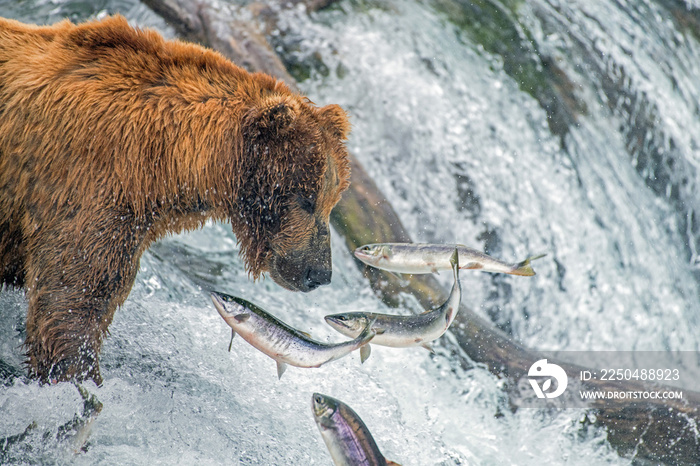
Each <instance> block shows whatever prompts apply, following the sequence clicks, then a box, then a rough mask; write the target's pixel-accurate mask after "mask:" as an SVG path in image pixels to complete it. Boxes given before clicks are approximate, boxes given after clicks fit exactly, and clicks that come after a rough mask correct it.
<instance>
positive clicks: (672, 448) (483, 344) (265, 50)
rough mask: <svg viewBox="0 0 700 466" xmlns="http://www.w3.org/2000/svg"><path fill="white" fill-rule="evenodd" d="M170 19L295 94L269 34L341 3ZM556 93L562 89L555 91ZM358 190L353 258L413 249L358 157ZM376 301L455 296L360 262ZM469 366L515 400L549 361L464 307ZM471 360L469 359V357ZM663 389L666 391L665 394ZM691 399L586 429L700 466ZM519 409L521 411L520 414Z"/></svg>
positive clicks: (645, 407) (163, 9) (460, 337)
mask: <svg viewBox="0 0 700 466" xmlns="http://www.w3.org/2000/svg"><path fill="white" fill-rule="evenodd" d="M143 1H144V3H145V4H147V5H148V6H150V7H151V8H152V9H153V10H154V11H155V12H157V13H159V14H160V15H162V16H163V18H164V19H165V20H166V21H167V22H168V23H170V24H171V25H172V26H173V27H174V28H175V29H176V30H177V31H178V33H179V34H181V35H182V36H183V37H184V38H186V39H188V40H193V41H196V42H199V43H201V44H203V45H205V46H209V47H212V48H214V49H217V50H219V51H220V52H221V53H222V54H224V55H225V56H227V57H228V58H230V59H231V60H233V61H234V62H236V63H237V64H239V65H241V66H243V67H244V68H246V69H248V70H249V71H263V72H266V73H268V74H271V75H273V76H275V77H277V78H279V79H282V80H284V81H285V82H286V83H287V84H288V85H289V86H290V87H291V88H293V89H296V88H297V85H296V82H295V81H294V79H293V78H292V77H291V75H290V74H289V73H288V72H287V71H286V69H285V67H284V64H283V61H282V60H281V59H280V58H279V57H278V56H277V55H276V54H275V52H274V50H273V48H272V47H271V46H270V44H269V43H268V41H267V39H266V37H265V34H266V33H269V32H270V31H273V30H274V29H275V27H276V24H277V20H278V14H279V11H281V9H283V8H287V7H296V6H298V5H299V4H303V5H304V6H305V7H306V9H307V11H309V12H310V11H315V10H317V9H319V8H321V7H325V6H328V5H329V4H331V3H333V0H287V1H280V5H279V7H278V8H272V7H270V6H269V5H267V4H261V3H257V2H253V3H248V4H247V5H246V6H241V7H235V6H226V7H222V6H221V5H219V3H218V2H213V1H211V0H195V1H192V0H143ZM554 91H556V89H554ZM351 164H352V177H351V185H350V188H349V190H348V191H347V192H345V193H344V195H343V198H342V200H341V201H340V203H339V204H338V205H337V206H336V208H335V209H334V210H333V212H332V214H331V222H332V224H333V226H334V228H335V229H336V231H337V232H338V233H340V234H341V235H343V237H344V238H345V242H346V244H347V247H348V249H349V250H350V251H353V250H354V249H355V248H357V247H358V246H361V245H363V244H367V243H375V242H410V241H411V238H410V236H409V235H408V233H407V232H406V230H405V229H404V227H403V225H402V224H401V221H400V220H399V218H398V215H397V214H396V212H395V211H394V210H393V208H392V207H391V204H390V203H389V202H388V201H387V200H386V198H385V197H384V196H383V195H382V193H381V192H380V190H379V189H378V188H377V186H376V184H375V183H374V182H373V181H372V179H371V178H370V177H369V176H368V174H367V173H366V171H365V170H364V169H363V168H362V166H361V165H360V164H359V162H358V161H357V160H356V159H355V158H354V157H352V156H351ZM358 266H359V267H361V268H362V270H363V271H364V274H365V275H366V276H367V277H368V279H369V281H370V283H371V285H372V287H373V289H374V291H375V293H376V294H377V296H379V297H380V298H381V299H382V301H384V302H385V303H387V304H388V305H390V306H394V307H395V306H399V305H401V304H402V303H404V297H405V295H406V294H410V295H412V296H413V297H414V298H415V299H416V300H417V301H418V302H419V303H420V305H421V306H423V307H424V308H425V309H430V308H433V307H435V306H436V305H438V304H439V303H442V302H443V301H444V300H445V299H446V298H447V295H448V292H447V290H445V289H444V288H443V287H442V286H441V285H440V284H439V283H438V281H437V280H436V279H435V278H434V277H433V276H432V275H413V276H409V277H407V279H406V280H399V279H397V278H396V277H394V276H393V275H391V274H388V273H385V272H382V271H380V270H378V269H373V268H370V267H365V266H363V265H362V264H360V263H359V261H358ZM450 332H451V334H452V335H453V336H454V339H455V340H456V343H457V345H458V346H459V348H458V349H455V350H454V353H455V356H457V357H462V359H463V362H464V364H465V365H470V364H472V363H473V362H475V363H478V364H481V365H484V366H485V367H487V368H488V370H489V371H491V372H492V373H493V374H495V375H496V376H498V377H500V378H503V379H504V380H506V386H507V388H508V390H509V391H510V393H511V395H513V396H515V395H516V392H517V387H518V385H519V383H522V382H523V381H525V379H526V378H527V374H528V370H529V368H530V366H531V365H532V364H533V363H534V362H535V361H537V360H539V359H543V358H545V356H544V355H543V354H541V353H539V352H537V351H533V350H530V349H528V348H525V347H523V346H522V345H520V344H518V343H517V342H515V341H513V339H512V338H510V337H508V336H507V335H506V334H504V333H503V332H501V331H500V330H498V329H496V328H494V326H493V325H492V324H491V323H490V322H488V321H486V320H485V319H483V318H482V317H480V316H479V315H477V314H476V313H475V312H474V311H472V310H471V309H469V308H468V307H467V306H466V305H464V304H462V305H461V307H460V312H459V314H458V315H457V318H456V320H455V322H454V323H453V325H452V327H451V328H450ZM464 354H466V355H467V356H468V358H465V357H463V355H464ZM549 360H550V362H555V363H557V364H558V365H560V366H561V367H563V368H564V369H565V371H566V372H567V374H568V376H569V378H570V379H574V380H578V378H579V373H580V371H582V370H586V368H584V367H581V366H576V365H573V364H569V363H567V362H563V361H557V360H555V359H553V358H549ZM581 388H582V389H587V390H603V391H607V390H612V389H614V390H618V391H620V390H626V391H638V390H642V389H645V390H646V389H648V387H646V386H643V385H641V384H638V383H616V384H614V385H613V384H612V383H610V382H601V381H598V380H592V381H588V382H585V383H583V382H582V383H581ZM657 388H658V387H657ZM683 396H684V398H683V399H680V400H659V399H650V400H643V401H639V402H636V403H630V402H628V401H625V400H595V401H592V402H591V403H590V404H589V405H588V406H589V408H590V410H589V415H587V416H586V418H585V419H584V420H582V422H590V423H592V424H595V425H598V426H603V427H605V428H606V429H607V433H608V440H609V441H610V443H611V445H613V446H614V447H615V448H616V449H617V450H618V451H619V452H620V454H622V455H634V457H635V458H637V459H646V460H652V461H662V462H668V463H672V464H696V463H697V462H698V461H700V454H699V453H698V451H700V437H699V436H698V433H697V432H698V427H697V426H700V393H697V392H690V391H688V390H683ZM514 409H515V407H514Z"/></svg>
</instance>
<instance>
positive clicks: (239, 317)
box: [233, 314, 250, 323]
mask: <svg viewBox="0 0 700 466" xmlns="http://www.w3.org/2000/svg"><path fill="white" fill-rule="evenodd" d="M233 318H234V319H236V322H240V323H243V322H245V321H246V320H248V319H250V314H238V315H235V316H233Z"/></svg>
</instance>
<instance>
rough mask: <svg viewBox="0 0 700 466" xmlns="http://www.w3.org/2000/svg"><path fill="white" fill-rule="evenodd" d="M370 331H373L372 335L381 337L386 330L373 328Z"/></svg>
mask: <svg viewBox="0 0 700 466" xmlns="http://www.w3.org/2000/svg"><path fill="white" fill-rule="evenodd" d="M372 330H374V334H375V335H383V334H385V333H386V329H385V328H376V327H375V328H373V329H372Z"/></svg>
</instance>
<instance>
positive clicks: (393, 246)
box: [355, 243, 544, 277]
mask: <svg viewBox="0 0 700 466" xmlns="http://www.w3.org/2000/svg"><path fill="white" fill-rule="evenodd" d="M455 247H456V248H457V249H458V251H459V258H460V261H461V263H462V266H461V267H460V268H461V269H479V270H483V271H485V272H498V273H508V274H511V275H522V276H525V277H529V276H532V275H535V271H534V270H533V269H532V266H531V265H530V262H531V261H533V260H535V259H539V258H540V257H544V254H542V255H539V256H533V257H528V258H527V259H525V260H524V261H522V262H519V263H517V264H508V263H506V262H503V261H501V260H498V259H494V258H493V257H491V256H489V255H486V254H484V253H483V252H479V251H477V250H476V249H472V248H470V247H467V246H464V245H462V244H456V245H455V244H426V243H378V244H368V245H365V246H361V247H359V248H357V249H355V257H357V258H358V259H360V260H361V261H362V262H364V263H365V264H367V265H371V266H372V267H377V268H379V269H382V270H386V271H389V272H394V273H406V274H420V273H434V272H438V271H440V270H449V269H450V254H452V251H454V249H455Z"/></svg>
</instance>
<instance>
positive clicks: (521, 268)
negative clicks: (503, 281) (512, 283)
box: [510, 254, 547, 277]
mask: <svg viewBox="0 0 700 466" xmlns="http://www.w3.org/2000/svg"><path fill="white" fill-rule="evenodd" d="M546 255H547V254H540V255H537V256H532V257H528V258H527V259H525V260H524V261H522V262H520V263H518V264H516V266H515V267H514V268H513V270H512V271H511V272H510V273H511V275H520V276H523V277H531V276H533V275H535V271H534V270H533V268H532V266H531V265H530V262H532V261H534V260H537V259H541V258H542V257H544V256H546Z"/></svg>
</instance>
